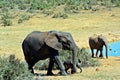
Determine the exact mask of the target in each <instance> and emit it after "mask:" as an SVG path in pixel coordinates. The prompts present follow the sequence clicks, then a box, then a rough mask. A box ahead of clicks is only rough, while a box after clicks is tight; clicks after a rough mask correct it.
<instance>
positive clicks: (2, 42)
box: [0, 8, 120, 80]
mask: <svg viewBox="0 0 120 80" xmlns="http://www.w3.org/2000/svg"><path fill="white" fill-rule="evenodd" d="M119 12H120V8H111V10H108V9H103V10H99V11H96V12H93V11H91V10H88V11H84V10H81V12H80V13H79V14H69V17H68V18H67V19H62V18H51V17H50V16H47V17H46V16H45V15H44V14H39V15H36V16H35V17H32V18H30V19H29V20H28V21H24V22H23V23H22V24H17V20H16V19H14V25H13V26H9V27H3V26H0V55H3V54H15V55H16V56H17V57H18V58H20V59H21V60H24V56H23V53H22V49H21V43H22V41H23V39H24V38H25V37H26V35H27V34H29V33H30V32H31V31H34V30H38V31H49V30H58V31H67V32H70V33H71V34H72V36H73V38H74V40H75V42H76V43H77V46H79V47H80V48H81V47H87V48H88V37H89V36H92V35H94V34H102V35H104V36H105V37H107V39H108V41H109V42H111V41H116V40H120V18H119V17H120V14H119ZM37 16H39V17H37ZM105 61H106V60H105ZM103 62H104V61H103ZM106 66H107V67H106ZM106 66H102V67H100V71H98V72H96V71H95V68H87V69H84V72H83V73H81V74H75V75H70V76H72V77H70V76H66V77H61V76H58V77H46V78H49V80H52V79H55V80H57V79H58V80H79V79H82V80H96V78H97V80H114V79H115V80H118V79H120V77H119V74H120V69H119V67H118V66H117V65H110V66H108V65H107V63H106ZM111 66H112V67H111ZM91 72H92V73H91ZM96 73H97V74H96ZM104 77H105V78H104ZM56 78H57V79H56Z"/></svg>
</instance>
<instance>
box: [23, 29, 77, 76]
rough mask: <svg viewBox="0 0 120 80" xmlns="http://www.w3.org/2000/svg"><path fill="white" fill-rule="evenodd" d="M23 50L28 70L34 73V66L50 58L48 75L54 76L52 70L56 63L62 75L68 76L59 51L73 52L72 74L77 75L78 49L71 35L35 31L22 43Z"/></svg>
mask: <svg viewBox="0 0 120 80" xmlns="http://www.w3.org/2000/svg"><path fill="white" fill-rule="evenodd" d="M22 49H23V53H24V56H25V60H26V62H27V63H28V69H29V70H31V72H32V73H34V71H33V66H34V65H35V63H36V62H38V61H39V60H44V59H46V58H49V59H50V60H49V66H48V70H47V75H53V72H52V68H53V66H54V63H55V62H56V63H57V65H58V67H59V69H60V71H61V74H62V75H67V73H66V72H65V67H64V65H63V63H62V62H61V60H60V58H59V53H58V51H60V50H71V51H72V53H73V54H72V63H73V68H72V73H76V65H75V64H76V53H77V49H78V48H77V47H76V44H75V42H74V40H73V38H72V36H71V34H70V33H67V32H58V31H49V32H39V31H33V32H31V33H30V34H28V35H27V37H26V38H25V39H24V41H23V43H22Z"/></svg>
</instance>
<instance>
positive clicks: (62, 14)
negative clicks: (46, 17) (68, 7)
mask: <svg viewBox="0 0 120 80" xmlns="http://www.w3.org/2000/svg"><path fill="white" fill-rule="evenodd" d="M52 18H63V19H66V18H68V15H67V14H65V13H60V12H59V13H55V14H54V15H53V17H52Z"/></svg>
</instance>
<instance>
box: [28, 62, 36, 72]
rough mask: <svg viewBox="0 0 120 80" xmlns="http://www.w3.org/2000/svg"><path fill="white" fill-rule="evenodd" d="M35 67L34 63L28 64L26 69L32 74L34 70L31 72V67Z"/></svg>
mask: <svg viewBox="0 0 120 80" xmlns="http://www.w3.org/2000/svg"><path fill="white" fill-rule="evenodd" d="M34 65H35V63H28V69H29V70H30V72H31V73H33V74H34V70H33V66H34Z"/></svg>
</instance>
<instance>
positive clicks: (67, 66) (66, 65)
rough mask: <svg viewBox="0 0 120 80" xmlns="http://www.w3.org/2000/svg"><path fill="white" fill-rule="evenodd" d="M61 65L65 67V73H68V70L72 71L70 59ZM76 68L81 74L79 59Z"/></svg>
mask: <svg viewBox="0 0 120 80" xmlns="http://www.w3.org/2000/svg"><path fill="white" fill-rule="evenodd" d="M63 64H64V66H65V71H66V72H67V71H68V69H72V67H73V63H72V61H71V59H67V60H65V61H64V63H63ZM76 66H77V68H79V69H80V73H81V72H82V68H81V61H80V59H78V60H77V62H76ZM71 73H72V72H71Z"/></svg>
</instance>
